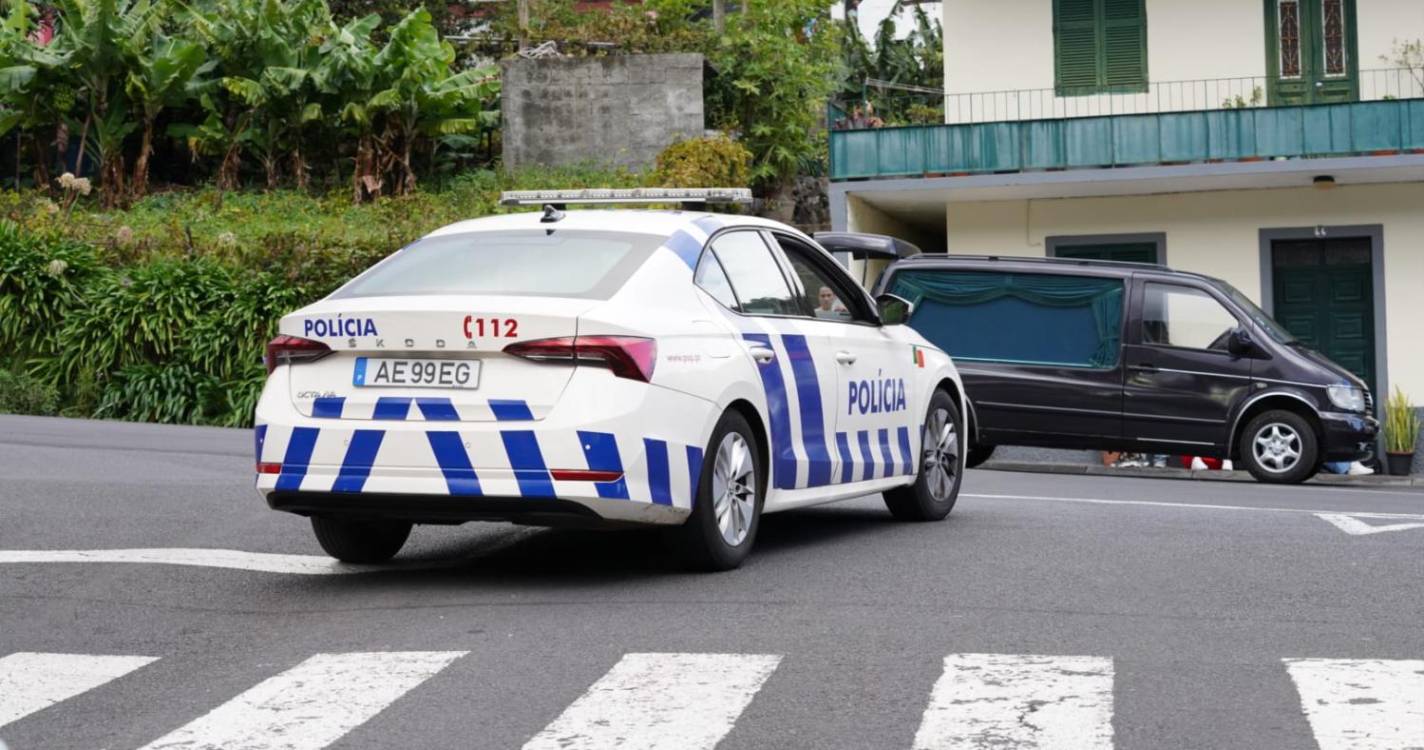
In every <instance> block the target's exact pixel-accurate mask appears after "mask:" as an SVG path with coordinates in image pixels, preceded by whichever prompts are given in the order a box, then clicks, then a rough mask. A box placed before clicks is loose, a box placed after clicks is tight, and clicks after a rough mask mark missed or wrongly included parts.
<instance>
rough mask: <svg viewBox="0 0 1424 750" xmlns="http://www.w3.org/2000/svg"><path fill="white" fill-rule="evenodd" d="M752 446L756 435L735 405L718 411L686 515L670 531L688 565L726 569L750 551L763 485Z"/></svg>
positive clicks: (758, 457)
mask: <svg viewBox="0 0 1424 750" xmlns="http://www.w3.org/2000/svg"><path fill="white" fill-rule="evenodd" d="M757 446H758V441H757V435H756V433H755V432H754V431H753V430H752V428H751V425H750V424H748V423H747V419H746V417H743V416H742V415H741V414H739V413H737V412H735V411H729V412H727V413H726V414H723V415H722V419H721V420H719V421H718V422H717V427H716V428H714V429H713V430H712V440H711V441H710V442H709V443H708V445H707V450H706V451H705V452H704V453H703V459H702V472H701V475H700V476H699V478H698V481H697V496H696V498H694V501H693V504H692V515H691V516H689V517H688V519H687V521H686V522H685V523H684V524H683V525H682V527H681V528H680V529H679V532H680V533H678V534H677V535H676V541H677V544H678V547H679V549H680V551H681V552H682V554H683V557H684V558H685V559H686V560H687V562H688V563H689V565H691V566H692V567H693V568H696V569H698V570H706V571H721V570H731V569H733V568H736V567H738V566H739V565H741V564H742V562H743V561H744V560H746V559H747V555H748V554H750V553H751V549H752V545H753V544H754V543H755V542H756V534H757V529H758V528H759V527H760V526H761V508H762V502H763V500H764V499H765V497H766V485H767V473H766V471H765V470H764V468H763V467H762V459H761V451H760V450H759V449H758V447H757Z"/></svg>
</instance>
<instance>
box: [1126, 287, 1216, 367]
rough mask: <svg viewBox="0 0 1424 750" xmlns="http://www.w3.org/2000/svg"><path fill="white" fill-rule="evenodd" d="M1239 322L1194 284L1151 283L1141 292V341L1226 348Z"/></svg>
mask: <svg viewBox="0 0 1424 750" xmlns="http://www.w3.org/2000/svg"><path fill="white" fill-rule="evenodd" d="M1237 325H1239V324H1238V322H1237V320H1236V316H1234V315H1232V314H1231V313H1230V312H1229V311H1227V309H1226V308H1225V307H1222V306H1221V303H1220V302H1217V301H1216V298H1214V297H1212V296H1211V295H1210V294H1207V293H1206V292H1203V291H1201V290H1199V289H1192V288H1191V287H1185V286H1175V285H1172V284H1154V283H1149V284H1147V286H1146V287H1145V288H1144V290H1143V294H1142V343H1144V344H1148V345H1157V346H1179V347H1184V348H1187V349H1212V350H1217V351H1226V342H1227V339H1229V338H1230V337H1231V332H1232V331H1233V330H1235V329H1236V326H1237Z"/></svg>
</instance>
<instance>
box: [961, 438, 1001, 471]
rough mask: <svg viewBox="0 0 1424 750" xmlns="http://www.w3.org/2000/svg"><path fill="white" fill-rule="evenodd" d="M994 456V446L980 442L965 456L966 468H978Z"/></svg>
mask: <svg viewBox="0 0 1424 750" xmlns="http://www.w3.org/2000/svg"><path fill="white" fill-rule="evenodd" d="M993 457H994V446H992V445H986V444H984V443H980V444H978V445H976V446H974V447H972V448H970V449H969V453H968V454H967V455H966V456H965V457H964V468H966V469H973V468H977V467H979V466H982V465H983V464H984V462H985V461H988V460H989V459H990V458H993Z"/></svg>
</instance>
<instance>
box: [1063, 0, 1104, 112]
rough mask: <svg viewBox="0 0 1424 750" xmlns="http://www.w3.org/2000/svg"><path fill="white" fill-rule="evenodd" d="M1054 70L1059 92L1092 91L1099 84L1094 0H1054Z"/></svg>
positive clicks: (1098, 46)
mask: <svg viewBox="0 0 1424 750" xmlns="http://www.w3.org/2000/svg"><path fill="white" fill-rule="evenodd" d="M1053 11H1054V12H1053V44H1054V50H1053V51H1054V58H1055V59H1054V71H1055V73H1056V80H1055V83H1056V86H1057V89H1058V94H1059V95H1064V96H1072V95H1073V94H1084V93H1091V92H1092V91H1093V90H1094V89H1096V88H1097V87H1098V86H1100V85H1101V79H1100V78H1099V75H1098V72H1099V69H1100V66H1099V65H1098V49H1099V48H1100V46H1101V42H1100V37H1099V34H1100V32H1101V28H1100V27H1099V24H1098V14H1097V0H1054V3H1053Z"/></svg>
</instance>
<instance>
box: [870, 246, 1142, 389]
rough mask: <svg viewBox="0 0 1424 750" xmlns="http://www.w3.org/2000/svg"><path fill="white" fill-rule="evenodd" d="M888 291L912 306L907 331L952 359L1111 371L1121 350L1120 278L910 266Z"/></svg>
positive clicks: (1121, 310)
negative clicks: (925, 339)
mask: <svg viewBox="0 0 1424 750" xmlns="http://www.w3.org/2000/svg"><path fill="white" fill-rule="evenodd" d="M890 291H891V293H893V294H896V295H899V296H901V297H904V298H905V299H907V300H910V301H911V302H913V303H914V304H915V309H914V313H913V314H912V315H911V316H910V326H911V327H912V328H914V329H915V330H917V331H919V332H920V333H921V334H922V335H923V336H924V337H925V338H927V339H929V340H930V341H931V342H933V343H934V344H935V345H936V346H938V347H940V348H941V349H943V350H945V351H946V352H949V355H950V356H951V357H954V358H955V359H957V360H965V361H981V362H1007V363H1014V364H1030V365H1054V366H1069V367H1112V366H1113V365H1115V364H1116V363H1117V360H1118V351H1119V350H1120V349H1121V348H1122V347H1121V344H1122V316H1123V282H1122V281H1121V280H1120V279H1100V278H1092V277H1088V276H1066V275H1056V274H1034V273H996V272H992V271H948V270H933V269H911V270H904V271H900V272H899V273H896V274H895V277H894V282H893V283H892V285H891V288H890Z"/></svg>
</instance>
